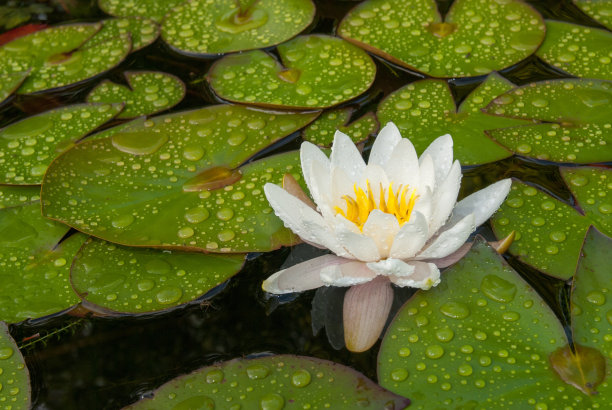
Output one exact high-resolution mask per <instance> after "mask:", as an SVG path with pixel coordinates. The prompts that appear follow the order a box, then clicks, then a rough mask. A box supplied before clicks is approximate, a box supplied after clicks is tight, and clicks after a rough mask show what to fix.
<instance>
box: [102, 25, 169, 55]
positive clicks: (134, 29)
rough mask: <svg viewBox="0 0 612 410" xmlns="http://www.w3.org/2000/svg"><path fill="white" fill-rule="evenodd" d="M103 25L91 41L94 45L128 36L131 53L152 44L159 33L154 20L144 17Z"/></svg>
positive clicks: (158, 27) (159, 30) (159, 29)
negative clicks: (130, 40)
mask: <svg viewBox="0 0 612 410" xmlns="http://www.w3.org/2000/svg"><path fill="white" fill-rule="evenodd" d="M103 23H104V25H103V26H102V29H101V30H100V31H99V32H98V33H97V34H96V36H95V37H94V38H93V39H92V40H93V41H95V42H96V43H101V42H106V41H112V40H113V39H116V38H119V37H122V36H125V35H127V34H129V35H130V38H131V39H132V51H136V50H140V49H141V48H144V47H146V46H148V45H149V44H151V43H153V42H154V41H155V40H156V39H157V37H159V33H160V32H161V28H160V26H159V25H158V24H157V23H156V22H155V20H153V19H149V18H144V17H129V18H117V19H108V20H104V21H103Z"/></svg>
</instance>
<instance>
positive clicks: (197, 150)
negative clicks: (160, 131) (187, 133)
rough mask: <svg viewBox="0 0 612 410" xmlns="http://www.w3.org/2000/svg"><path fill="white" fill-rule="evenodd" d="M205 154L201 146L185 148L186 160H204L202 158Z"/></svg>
mask: <svg viewBox="0 0 612 410" xmlns="http://www.w3.org/2000/svg"><path fill="white" fill-rule="evenodd" d="M204 152H205V150H204V148H202V147H200V146H190V147H185V149H184V150H183V157H185V159H188V160H189V161H198V160H200V159H202V157H203V156H204Z"/></svg>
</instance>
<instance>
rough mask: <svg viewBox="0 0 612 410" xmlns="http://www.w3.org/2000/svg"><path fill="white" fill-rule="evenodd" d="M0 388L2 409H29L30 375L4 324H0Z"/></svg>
mask: <svg viewBox="0 0 612 410" xmlns="http://www.w3.org/2000/svg"><path fill="white" fill-rule="evenodd" d="M0 386H2V388H1V389H0V406H1V408H2V409H10V410H28V409H29V408H30V406H31V398H30V374H29V372H28V368H27V367H26V365H25V360H24V359H23V356H22V355H21V352H20V351H19V348H18V347H17V344H15V341H14V340H13V338H12V337H11V335H10V334H9V331H8V326H7V325H6V324H5V323H4V322H0Z"/></svg>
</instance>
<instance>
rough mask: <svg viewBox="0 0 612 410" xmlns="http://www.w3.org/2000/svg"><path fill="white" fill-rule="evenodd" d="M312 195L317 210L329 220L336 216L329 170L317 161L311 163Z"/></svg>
mask: <svg viewBox="0 0 612 410" xmlns="http://www.w3.org/2000/svg"><path fill="white" fill-rule="evenodd" d="M310 184H311V186H310V187H309V189H310V195H312V198H313V199H314V202H315V204H316V205H317V208H319V210H320V211H321V214H323V217H325V218H328V217H330V216H333V215H334V214H335V212H334V210H333V205H332V202H331V199H330V198H331V191H332V187H331V179H330V178H329V168H326V167H325V165H323V164H321V163H320V162H319V161H317V160H313V161H311V162H310Z"/></svg>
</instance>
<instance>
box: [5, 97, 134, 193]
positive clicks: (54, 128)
mask: <svg viewBox="0 0 612 410" xmlns="http://www.w3.org/2000/svg"><path fill="white" fill-rule="evenodd" d="M121 109H122V105H121V104H75V105H67V106H64V107H60V108H55V109H53V110H49V111H46V112H43V113H41V114H38V115H34V116H31V117H28V118H25V119H23V120H21V121H18V122H16V123H13V124H11V125H9V126H7V127H5V128H3V129H1V130H0V183H4V184H14V185H28V184H40V183H41V181H42V178H43V174H44V173H45V171H46V170H47V167H48V166H49V164H50V163H51V161H53V160H54V159H55V158H56V157H57V156H58V155H60V154H61V153H62V152H64V151H65V150H66V149H68V148H69V147H70V146H72V145H74V143H76V142H77V141H78V140H80V139H81V138H82V137H84V136H86V135H87V134H88V133H89V132H91V131H93V130H94V129H96V128H98V127H99V126H100V125H102V124H104V123H105V122H107V121H108V120H110V119H111V118H113V117H114V116H116V115H117V114H118V113H119V112H120V111H121Z"/></svg>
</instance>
